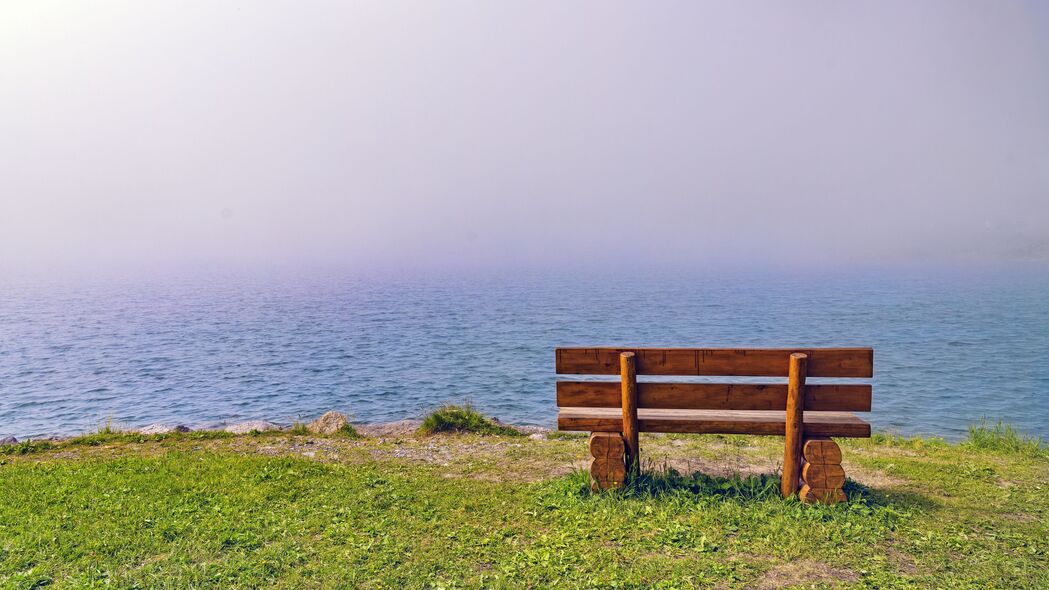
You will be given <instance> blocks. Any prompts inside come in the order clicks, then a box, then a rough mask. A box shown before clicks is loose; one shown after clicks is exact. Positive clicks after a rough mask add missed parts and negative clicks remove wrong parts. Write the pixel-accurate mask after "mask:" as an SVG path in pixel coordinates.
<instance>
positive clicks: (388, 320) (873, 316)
mask: <svg viewBox="0 0 1049 590" xmlns="http://www.w3.org/2000/svg"><path fill="white" fill-rule="evenodd" d="M601 344H625V345H638V346H640V345H650V346H659V345H667V346H670V345H673V346H697V345H701V346H873V347H874V348H875V378H874V408H875V410H874V412H873V413H872V414H871V415H870V418H871V420H872V421H873V423H874V425H875V428H876V429H880V430H887V431H895V432H900V433H903V434H919V433H920V434H933V435H939V436H944V437H947V438H958V437H960V436H962V435H964V433H965V430H966V428H967V426H968V425H969V424H970V423H973V422H977V421H979V420H981V419H982V418H985V417H986V418H990V419H998V418H1001V419H1004V420H1006V421H1008V422H1010V423H1012V424H1014V425H1016V426H1018V427H1020V428H1021V429H1023V430H1025V431H1027V432H1030V433H1034V434H1037V435H1040V436H1042V437H1046V438H1049V272H1046V269H1044V268H1040V269H1037V268H1036V269H1026V270H1025V269H1012V270H1009V271H998V272H987V271H981V272H975V271H974V272H945V271H944V272H933V271H913V270H912V271H907V272H902V271H898V272H892V273H886V272H873V271H872V272H866V273H833V274H829V275H796V274H795V275H791V274H787V273H782V274H775V273H771V274H769V273H766V274H757V273H753V274H746V273H741V274H732V273H703V274H700V273H696V274H694V275H682V274H654V273H653V274H645V273H623V274H621V275H613V274H608V275H606V276H571V275H566V274H553V273H550V274H543V273H528V274H506V275H495V274H484V275H479V276H469V275H444V276H426V277H419V276H414V277H408V276H402V277H391V276H384V277H378V276H373V277H351V276H341V277H333V276H325V277H320V276H314V277H296V278H286V279H276V278H268V279H249V278H244V277H234V278H229V277H209V278H198V279H182V280H174V279H165V280H139V281H135V280H119V281H118V280H111V281H101V280H99V281H80V282H76V283H73V282H71V283H66V284H57V283H56V284H47V283H42V282H33V281H28V280H9V281H5V282H4V283H3V284H0V436H10V435H13V436H17V437H19V438H25V437H33V436H42V435H52V434H75V433H82V432H85V431H90V430H93V429H95V428H97V427H98V426H99V425H100V424H101V423H103V422H106V421H108V420H112V421H113V422H114V423H116V424H118V425H124V426H141V425H144V424H148V423H153V422H169V423H170V422H181V423H187V424H190V425H195V426H214V425H217V424H219V423H222V422H224V421H234V420H242V419H249V418H267V419H273V420H277V421H285V422H290V421H292V420H295V419H300V418H310V417H313V416H316V415H317V414H319V413H321V412H323V411H325V410H328V409H332V408H335V409H340V410H343V411H347V412H348V413H350V414H351V415H352V416H353V417H354V418H355V419H356V420H358V421H360V422H379V421H390V420H398V419H403V418H414V417H419V416H420V415H421V414H422V413H423V412H425V411H426V410H428V409H431V408H433V407H435V406H437V405H438V404H440V403H441V402H445V401H462V400H464V399H469V400H471V401H472V403H474V405H476V406H478V407H479V408H481V409H482V410H484V411H485V412H488V413H490V414H493V415H495V416H498V417H499V418H501V419H503V420H506V421H509V422H514V423H530V424H540V425H551V424H552V421H553V418H554V415H555V412H556V408H555V405H554V387H553V384H554V381H555V375H554V372H553V371H554V367H553V360H554V357H553V349H554V347H555V346H558V345H601Z"/></svg>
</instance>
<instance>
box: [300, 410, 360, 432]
mask: <svg viewBox="0 0 1049 590" xmlns="http://www.w3.org/2000/svg"><path fill="white" fill-rule="evenodd" d="M349 423H350V420H349V418H347V417H346V414H343V413H342V412H336V411H334V410H332V411H330V412H325V413H324V415H323V416H321V417H320V418H317V419H316V420H314V421H313V422H310V423H309V424H307V425H306V430H309V431H310V432H312V433H313V434H335V433H336V432H338V431H339V430H340V429H341V428H342V427H343V426H346V425H347V424H349Z"/></svg>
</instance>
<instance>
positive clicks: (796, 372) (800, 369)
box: [780, 352, 809, 498]
mask: <svg viewBox="0 0 1049 590" xmlns="http://www.w3.org/2000/svg"><path fill="white" fill-rule="evenodd" d="M808 360H809V357H808V356H806V355H805V354H804V353H800V352H796V353H794V354H791V355H790V369H789V371H788V372H789V377H788V379H789V380H788V382H787V409H786V411H785V412H784V417H785V419H784V426H783V433H784V441H783V477H782V478H781V482H780V491H781V492H783V497H784V498H788V497H790V496H793V495H794V494H796V493H797V492H798V480H799V478H800V476H801V443H802V442H803V439H802V437H803V432H804V426H805V422H804V413H805V377H806V369H807V367H808Z"/></svg>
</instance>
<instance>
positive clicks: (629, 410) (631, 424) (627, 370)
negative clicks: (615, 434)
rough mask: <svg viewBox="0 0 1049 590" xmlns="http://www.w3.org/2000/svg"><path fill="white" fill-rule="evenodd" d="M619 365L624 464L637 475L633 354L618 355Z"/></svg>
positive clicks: (637, 445) (634, 364) (635, 378)
mask: <svg viewBox="0 0 1049 590" xmlns="http://www.w3.org/2000/svg"><path fill="white" fill-rule="evenodd" d="M619 363H620V370H619V374H620V376H621V378H620V381H621V383H620V386H621V390H622V409H623V440H624V441H626V464H627V469H628V470H629V471H630V472H631V473H637V472H638V470H639V469H640V466H641V454H640V450H641V449H640V441H639V438H638V429H637V428H638V426H637V370H636V359H635V358H634V353H632V352H623V353H620V355H619Z"/></svg>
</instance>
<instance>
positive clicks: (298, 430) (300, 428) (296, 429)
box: [291, 422, 310, 436]
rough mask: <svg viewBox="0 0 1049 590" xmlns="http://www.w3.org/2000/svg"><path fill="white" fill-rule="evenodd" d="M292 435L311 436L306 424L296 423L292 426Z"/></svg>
mask: <svg viewBox="0 0 1049 590" xmlns="http://www.w3.org/2000/svg"><path fill="white" fill-rule="evenodd" d="M291 433H292V434H297V435H300V436H301V435H305V434H309V433H310V430H309V429H308V428H306V424H305V423H304V422H295V423H294V424H292V425H291Z"/></svg>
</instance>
